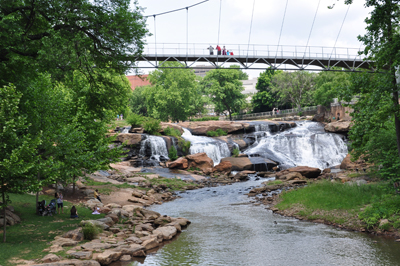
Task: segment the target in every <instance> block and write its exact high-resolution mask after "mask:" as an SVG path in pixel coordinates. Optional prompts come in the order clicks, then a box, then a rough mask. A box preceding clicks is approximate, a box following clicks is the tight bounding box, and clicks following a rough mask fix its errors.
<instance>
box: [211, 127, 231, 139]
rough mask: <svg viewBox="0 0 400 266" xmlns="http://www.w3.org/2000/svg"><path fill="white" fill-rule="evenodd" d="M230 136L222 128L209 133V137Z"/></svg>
mask: <svg viewBox="0 0 400 266" xmlns="http://www.w3.org/2000/svg"><path fill="white" fill-rule="evenodd" d="M226 135H228V132H225V131H224V130H223V129H221V128H217V130H215V131H207V136H209V137H219V136H226Z"/></svg>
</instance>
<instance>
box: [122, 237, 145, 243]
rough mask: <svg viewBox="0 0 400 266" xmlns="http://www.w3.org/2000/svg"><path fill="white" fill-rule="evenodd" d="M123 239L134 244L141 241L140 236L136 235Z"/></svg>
mask: <svg viewBox="0 0 400 266" xmlns="http://www.w3.org/2000/svg"><path fill="white" fill-rule="evenodd" d="M125 241H126V242H128V243H135V244H142V243H143V241H142V240H141V239H140V238H138V237H136V236H130V237H128V238H127V239H125Z"/></svg>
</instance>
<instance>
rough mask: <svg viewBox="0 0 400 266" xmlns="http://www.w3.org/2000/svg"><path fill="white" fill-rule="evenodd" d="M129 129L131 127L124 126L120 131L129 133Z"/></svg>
mask: <svg viewBox="0 0 400 266" xmlns="http://www.w3.org/2000/svg"><path fill="white" fill-rule="evenodd" d="M130 129H131V127H124V128H123V129H122V132H121V133H129V130H130Z"/></svg>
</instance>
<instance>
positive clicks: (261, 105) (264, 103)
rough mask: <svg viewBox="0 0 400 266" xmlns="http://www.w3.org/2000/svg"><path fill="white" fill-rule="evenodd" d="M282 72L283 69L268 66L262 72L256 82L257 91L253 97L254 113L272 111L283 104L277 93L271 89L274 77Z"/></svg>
mask: <svg viewBox="0 0 400 266" xmlns="http://www.w3.org/2000/svg"><path fill="white" fill-rule="evenodd" d="M280 73H282V71H281V70H275V69H272V68H268V69H266V70H265V71H264V72H261V73H260V76H259V77H258V80H257V84H256V89H257V93H256V94H255V95H254V96H253V98H252V99H251V103H252V105H253V112H254V113H257V112H266V111H270V110H272V109H273V108H274V107H276V106H277V105H280V104H281V102H280V101H279V97H278V95H277V93H275V92H272V90H271V89H272V85H273V77H274V76H275V75H277V74H280Z"/></svg>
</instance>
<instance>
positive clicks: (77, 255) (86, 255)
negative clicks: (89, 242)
mask: <svg viewBox="0 0 400 266" xmlns="http://www.w3.org/2000/svg"><path fill="white" fill-rule="evenodd" d="M92 254H93V253H92V251H78V252H73V253H71V254H69V255H70V256H71V257H73V258H74V259H79V260H89V259H91V258H92Z"/></svg>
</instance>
